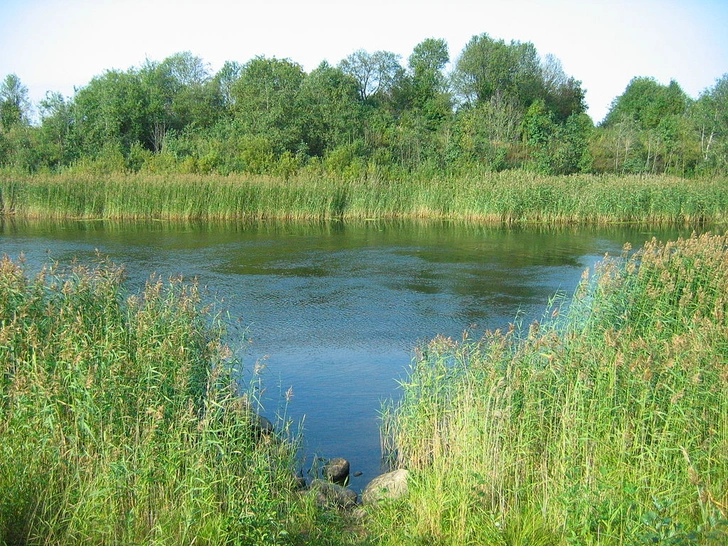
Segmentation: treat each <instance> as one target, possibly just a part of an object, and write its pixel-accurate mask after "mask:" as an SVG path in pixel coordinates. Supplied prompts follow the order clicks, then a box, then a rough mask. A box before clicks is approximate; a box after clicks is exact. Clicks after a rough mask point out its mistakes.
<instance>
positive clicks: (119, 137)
mask: <svg viewBox="0 0 728 546" xmlns="http://www.w3.org/2000/svg"><path fill="white" fill-rule="evenodd" d="M148 101H149V95H148V93H147V92H146V91H145V89H144V87H143V85H142V82H141V78H140V76H139V73H138V72H136V71H134V70H130V71H128V72H122V71H118V70H109V71H107V72H106V73H104V74H103V75H101V76H96V77H95V78H93V79H92V80H91V82H89V84H88V85H86V86H85V87H82V88H81V89H79V90H78V91H77V92H76V95H75V97H74V101H73V102H74V108H73V110H74V120H73V127H74V132H75V135H76V138H77V139H78V141H79V142H80V144H81V147H82V151H83V152H84V153H85V154H87V155H89V156H91V157H94V156H97V155H99V154H100V153H101V152H102V150H106V151H108V150H112V149H114V150H117V151H119V152H121V153H122V154H126V153H128V152H129V151H130V150H131V147H132V146H133V145H134V144H136V143H140V142H145V141H146V139H147V137H148V130H147V127H148Z"/></svg>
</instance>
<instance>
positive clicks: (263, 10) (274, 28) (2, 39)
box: [0, 0, 728, 122]
mask: <svg viewBox="0 0 728 546" xmlns="http://www.w3.org/2000/svg"><path fill="white" fill-rule="evenodd" d="M483 32H486V33H488V34H490V35H491V36H492V37H494V38H503V39H505V40H506V41H510V40H519V41H530V42H533V43H534V45H535V46H536V48H537V49H538V51H539V53H540V54H541V55H546V54H548V53H552V54H554V55H555V56H556V57H558V58H559V59H560V60H561V61H562V63H563V67H564V70H565V71H566V73H567V74H569V75H571V76H574V77H575V78H576V79H579V80H581V81H582V82H583V87H584V88H585V89H586V91H587V94H586V98H587V103H588V105H589V114H590V115H591V116H592V118H593V119H594V120H595V121H596V122H598V121H600V120H601V119H602V118H603V117H604V115H605V114H606V112H607V110H608V108H609V104H610V103H611V101H612V100H613V99H614V98H615V97H616V96H618V95H620V94H621V93H622V92H623V91H624V89H625V87H626V86H627V84H628V83H629V81H630V80H631V79H632V78H633V77H635V76H651V77H655V78H656V79H657V80H658V81H660V82H662V83H668V82H669V81H670V79H671V78H672V79H675V80H677V81H678V83H679V84H680V85H681V86H682V88H683V89H684V90H685V91H686V92H687V93H688V94H689V95H690V96H692V97H697V96H698V95H699V93H700V92H701V91H703V90H704V89H705V88H707V87H711V86H712V85H713V84H714V83H715V80H716V79H717V78H719V77H720V76H722V75H723V74H724V73H728V0H631V1H630V0H611V1H609V0H605V1H592V0H582V1H579V0H551V1H537V0H506V1H499V2H495V1H490V2H488V1H472V0H470V1H468V0H421V1H403V0H364V1H362V0H357V1H349V0H339V1H336V0H309V1H305V0H254V1H238V2H234V1H226V0H205V1H203V2H192V1H187V0H176V1H175V0H0V78H4V77H5V76H6V75H7V74H10V73H15V74H17V75H18V76H19V77H20V79H21V81H22V82H23V83H24V84H25V85H26V86H27V87H28V89H29V91H30V95H31V99H32V100H33V101H34V102H37V101H38V100H40V99H41V98H43V96H44V95H45V92H46V91H48V90H50V91H60V92H61V93H63V94H64V95H66V96H72V95H73V92H74V91H73V90H74V87H82V86H84V85H86V84H87V83H88V82H89V81H90V80H91V78H92V77H93V76H95V75H100V74H102V73H103V72H104V71H105V70H107V69H111V68H116V69H121V70H126V69H128V68H129V67H131V66H139V65H141V64H142V63H143V62H144V60H145V58H149V59H151V60H157V61H161V60H163V59H164V58H165V57H167V56H169V55H172V54H173V53H177V52H180V51H191V52H192V53H193V54H194V55H197V56H199V57H201V58H202V59H203V60H204V61H206V62H208V63H209V64H210V68H211V69H212V70H213V71H216V70H218V69H219V68H220V67H221V66H222V64H223V62H224V61H226V60H232V61H238V62H241V63H244V62H246V61H248V60H250V59H251V58H253V57H254V56H256V55H265V56H268V57H273V56H275V57H278V58H290V59H291V60H293V61H296V62H298V63H300V64H302V65H303V67H304V69H305V70H306V71H310V70H313V69H314V68H315V67H316V66H317V65H318V64H319V63H320V62H321V61H322V60H328V61H329V62H330V63H331V64H337V63H338V62H339V61H340V60H341V59H343V58H344V57H346V56H347V55H349V54H350V53H352V52H353V51H354V50H356V49H359V48H363V49H366V50H367V51H370V52H373V51H376V50H387V51H393V52H394V53H397V54H399V55H401V56H402V61H403V64H404V63H405V62H406V59H407V57H408V56H409V54H410V53H411V52H412V48H413V47H414V46H415V45H417V44H418V43H419V42H421V41H422V40H424V39H425V38H430V37H432V38H444V39H445V40H446V41H447V43H448V45H449V47H450V56H451V59H452V60H455V59H456V58H457V56H458V55H459V54H460V52H461V51H462V49H463V47H464V46H465V44H466V43H467V42H468V40H469V39H470V38H471V37H472V36H473V35H477V34H481V33H483Z"/></svg>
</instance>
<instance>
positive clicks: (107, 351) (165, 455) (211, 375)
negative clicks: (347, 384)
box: [0, 257, 342, 545]
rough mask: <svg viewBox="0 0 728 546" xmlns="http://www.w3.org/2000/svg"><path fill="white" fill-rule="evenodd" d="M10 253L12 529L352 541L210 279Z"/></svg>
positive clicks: (2, 278) (104, 535)
mask: <svg viewBox="0 0 728 546" xmlns="http://www.w3.org/2000/svg"><path fill="white" fill-rule="evenodd" d="M122 277H123V273H122V271H121V269H119V268H117V267H115V266H111V265H109V264H103V263H102V264H99V265H98V266H93V267H88V266H81V265H74V266H72V267H71V268H70V269H67V270H60V269H59V268H57V267H55V266H48V267H45V268H44V269H43V270H42V271H41V272H40V273H38V274H37V275H35V276H34V277H30V276H29V275H27V274H26V272H25V269H24V266H23V264H22V263H21V262H13V261H11V260H10V259H9V258H7V257H3V258H2V259H0V365H1V366H2V374H0V544H7V545H33V544H57V545H63V544H99V545H103V544H159V545H162V544H169V545H180V544H206V545H215V544H220V545H222V544H226V545H227V544H263V543H299V544H303V543H309V542H308V540H310V541H311V542H310V543H321V544H332V543H333V544H338V543H341V542H340V539H341V538H342V535H341V533H339V532H337V534H336V536H335V537H334V538H332V536H330V535H326V534H325V533H326V532H328V531H330V530H331V528H332V527H333V525H332V524H331V523H330V521H331V517H330V516H329V519H328V520H327V521H328V522H329V523H328V524H326V525H324V524H322V523H321V522H322V514H321V512H320V510H318V508H317V507H316V506H315V504H314V501H313V499H312V497H310V496H306V495H301V494H298V493H297V492H296V488H295V487H294V484H295V483H296V479H295V475H294V471H295V466H296V465H297V464H298V460H297V456H298V455H297V443H298V442H297V439H296V438H291V437H290V431H289V429H287V428H286V427H285V423H283V424H281V426H280V427H279V429H278V435H277V436H275V437H274V436H265V437H262V436H260V435H259V434H256V433H255V429H254V427H253V426H252V424H251V422H252V420H253V416H252V413H251V411H252V410H253V409H254V408H255V404H254V392H253V391H252V390H251V389H248V390H246V391H245V392H244V393H241V392H240V391H239V386H238V380H237V379H236V378H237V375H238V373H239V370H238V369H236V367H237V366H238V364H239V363H237V362H236V361H234V360H231V359H230V357H229V355H230V351H229V350H228V349H227V348H226V347H224V346H223V345H222V344H221V341H220V340H221V339H222V338H221V332H220V330H219V323H218V322H216V321H215V320H214V316H213V315H212V314H211V311H210V310H207V309H206V308H204V307H203V306H202V304H201V299H200V292H199V289H198V287H197V286H196V285H194V284H186V283H182V282H181V281H179V280H174V279H173V280H170V281H169V282H162V281H161V280H160V279H152V280H150V282H149V283H148V285H147V286H146V288H145V289H144V290H143V292H142V293H141V294H138V295H131V296H128V295H127V294H125V293H124V291H123V289H122V284H121V281H122Z"/></svg>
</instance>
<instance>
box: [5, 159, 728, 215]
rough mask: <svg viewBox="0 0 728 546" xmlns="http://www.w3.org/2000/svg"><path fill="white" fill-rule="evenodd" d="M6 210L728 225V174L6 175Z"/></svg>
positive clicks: (88, 213)
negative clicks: (683, 176)
mask: <svg viewBox="0 0 728 546" xmlns="http://www.w3.org/2000/svg"><path fill="white" fill-rule="evenodd" d="M0 214H6V215H7V214H14V215H16V216H25V217H36V218H38V217H44V218H103V219H125V220H133V219H150V218H154V219H165V220H231V219H263V218H276V219H288V220H322V219H332V218H336V219H370V218H418V219H419V218H424V219H452V220H465V221H477V222H489V223H499V224H513V223H551V224H566V223H582V224H606V223H616V222H631V223H649V224H652V225H656V224H663V225H675V224H679V225H697V224H705V223H718V222H725V221H726V218H727V216H728V180H726V179H720V178H714V179H696V180H685V179H681V178H677V177H670V176H649V177H644V176H616V175H612V176H595V175H578V176H541V175H537V174H535V173H531V172H527V171H504V172H500V173H496V172H484V173H479V174H478V175H477V176H475V175H467V176H466V175H463V176H460V177H457V178H453V177H444V178H442V179H429V178H417V177H415V176H414V175H412V176H408V177H405V178H403V179H400V180H389V179H384V178H382V175H381V174H379V173H376V172H374V173H368V172H365V173H363V174H362V176H361V178H358V179H349V178H336V177H331V176H323V175H321V176H318V175H316V174H315V173H307V174H300V175H297V176H295V177H287V178H284V177H280V178H276V177H268V176H255V175H236V176H219V175H174V176H173V175H155V174H144V173H141V174H106V175H90V174H74V173H73V172H69V173H63V174H58V175H47V174H38V175H34V176H24V177H18V176H11V175H7V174H5V175H2V176H0Z"/></svg>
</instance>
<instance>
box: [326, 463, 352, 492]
mask: <svg viewBox="0 0 728 546" xmlns="http://www.w3.org/2000/svg"><path fill="white" fill-rule="evenodd" d="M324 478H326V479H327V480H329V481H330V482H334V483H338V484H340V485H343V484H345V483H346V480H348V479H349V461H347V460H346V459H342V458H341V457H336V458H334V459H331V460H329V461H328V462H327V463H326V464H325V465H324Z"/></svg>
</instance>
